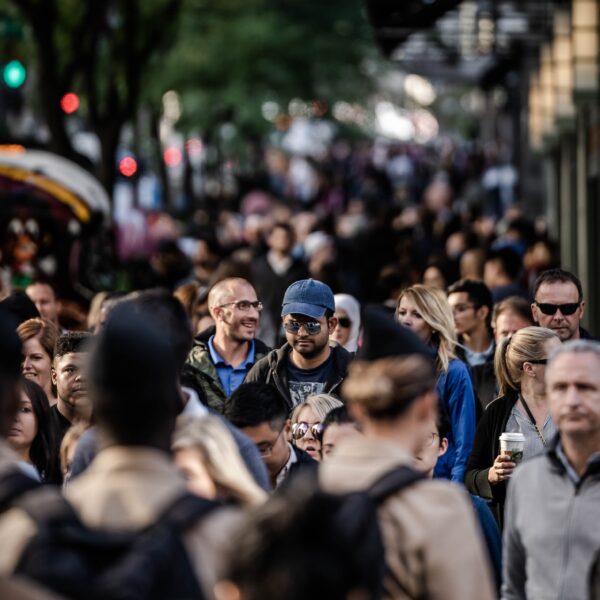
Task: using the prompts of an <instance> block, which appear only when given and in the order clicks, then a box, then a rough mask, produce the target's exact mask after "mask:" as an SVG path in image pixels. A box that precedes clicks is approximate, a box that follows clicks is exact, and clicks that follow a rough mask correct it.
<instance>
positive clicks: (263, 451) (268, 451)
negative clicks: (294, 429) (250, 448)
mask: <svg viewBox="0 0 600 600" xmlns="http://www.w3.org/2000/svg"><path fill="white" fill-rule="evenodd" d="M284 431H285V424H284V425H283V427H282V428H281V430H280V431H279V433H278V434H277V437H276V438H275V439H274V440H273V441H272V442H271V443H270V444H269V445H268V446H267V447H266V448H261V447H260V445H259V444H256V449H257V450H258V453H259V454H260V455H261V456H262V457H265V458H266V457H267V456H271V454H272V453H273V448H275V446H276V444H277V442H278V441H279V438H280V437H281V434H282V433H283V432H284ZM261 443H262V442H261Z"/></svg>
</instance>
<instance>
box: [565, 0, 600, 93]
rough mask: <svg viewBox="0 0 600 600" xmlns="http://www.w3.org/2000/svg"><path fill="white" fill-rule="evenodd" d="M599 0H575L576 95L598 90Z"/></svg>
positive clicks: (574, 50)
mask: <svg viewBox="0 0 600 600" xmlns="http://www.w3.org/2000/svg"><path fill="white" fill-rule="evenodd" d="M599 10H600V5H599V3H598V0H573V3H572V12H571V19H572V22H573V65H574V70H575V79H574V92H575V95H580V96H581V95H583V96H588V95H590V94H595V93H596V92H598V12H599Z"/></svg>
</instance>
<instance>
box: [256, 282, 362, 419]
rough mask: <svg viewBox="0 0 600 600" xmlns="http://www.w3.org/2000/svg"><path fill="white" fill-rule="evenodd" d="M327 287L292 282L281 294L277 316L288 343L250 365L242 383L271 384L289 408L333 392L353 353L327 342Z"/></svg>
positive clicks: (331, 324) (330, 325)
mask: <svg viewBox="0 0 600 600" xmlns="http://www.w3.org/2000/svg"><path fill="white" fill-rule="evenodd" d="M334 312H335V301H334V298H333V293H332V291H331V289H330V288H329V286H327V285H325V284H324V283H322V282H321V281H316V280H315V279H302V280H300V281H296V282H295V283H293V284H292V285H290V287H288V289H287V290H286V292H285V295H284V297H283V306H282V309H281V318H282V323H283V328H284V330H285V337H286V339H287V342H286V343H285V344H284V345H283V346H282V347H281V348H279V349H277V350H272V351H271V352H269V354H268V355H267V356H266V357H265V358H263V359H262V360H259V361H258V362H257V363H256V365H254V367H253V368H252V370H251V371H250V373H249V374H248V377H247V378H246V381H249V382H251V381H258V382H262V383H270V384H272V385H274V386H275V387H276V388H277V389H278V390H279V393H280V394H281V395H282V396H283V397H284V398H285V399H286V402H287V404H288V408H289V410H292V409H293V408H294V407H295V406H297V405H298V404H301V403H302V402H304V400H306V398H308V396H312V395H313V394H320V393H327V394H332V393H333V394H335V393H336V392H337V391H338V390H339V387H340V385H341V383H342V382H343V381H344V377H345V376H346V372H347V369H348V364H349V363H350V360H351V359H352V355H351V354H350V353H349V352H347V351H346V350H344V348H342V347H341V346H333V347H331V346H329V336H330V335H331V334H332V333H333V330H334V329H335V327H336V325H337V319H336V318H335V317H334V316H333V313H334Z"/></svg>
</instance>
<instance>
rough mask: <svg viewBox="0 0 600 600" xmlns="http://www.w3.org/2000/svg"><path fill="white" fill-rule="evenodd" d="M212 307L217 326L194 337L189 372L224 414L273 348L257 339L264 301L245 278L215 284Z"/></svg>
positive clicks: (206, 398)
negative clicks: (229, 403)
mask: <svg viewBox="0 0 600 600" xmlns="http://www.w3.org/2000/svg"><path fill="white" fill-rule="evenodd" d="M208 309H209V311H210V314H211V316H212V318H213V319H214V321H215V326H214V327H211V328H209V329H207V330H206V331H203V332H201V333H200V334H199V335H198V336H197V337H196V339H195V340H194V347H193V348H192V350H191V352H190V355H189V357H188V360H187V363H186V368H185V375H186V378H187V380H188V381H189V380H190V379H193V380H194V381H195V384H196V385H194V388H195V389H196V391H198V392H199V393H201V394H202V395H203V396H204V398H203V400H204V402H205V403H206V404H208V406H210V407H211V408H213V409H215V410H216V411H218V412H220V413H222V412H223V409H224V405H225V402H226V400H227V398H228V397H229V396H230V395H231V393H232V392H233V391H235V390H236V388H237V387H238V386H239V385H240V384H241V383H243V381H244V380H245V379H246V376H247V375H248V373H249V371H250V369H251V368H252V366H253V365H254V364H255V363H256V362H257V361H258V360H259V359H260V358H262V357H263V356H265V355H266V354H267V353H268V351H269V348H268V347H267V346H266V345H265V344H263V343H262V342H261V341H260V340H258V339H255V335H256V331H257V328H258V323H259V320H260V312H261V310H262V303H261V302H260V301H259V300H258V299H257V297H256V291H255V290H254V288H253V287H252V285H251V284H250V283H249V282H248V281H246V280H245V279H242V278H241V277H230V278H228V279H223V281H220V282H219V283H217V284H215V285H214V286H213V287H212V288H211V290H210V292H209V294H208Z"/></svg>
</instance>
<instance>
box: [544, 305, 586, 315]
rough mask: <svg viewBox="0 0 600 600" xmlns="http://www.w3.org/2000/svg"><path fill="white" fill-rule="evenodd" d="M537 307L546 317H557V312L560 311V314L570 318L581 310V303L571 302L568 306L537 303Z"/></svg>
mask: <svg viewBox="0 0 600 600" xmlns="http://www.w3.org/2000/svg"><path fill="white" fill-rule="evenodd" d="M536 304H537V307H538V308H539V309H540V310H541V311H542V312H543V313H544V314H545V315H555V314H556V311H557V310H559V309H560V312H561V313H562V314H563V315H565V316H567V317H568V316H569V315H572V314H574V313H575V311H576V310H577V309H578V308H579V305H580V304H581V302H569V303H567V304H550V303H548V302H536Z"/></svg>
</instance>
